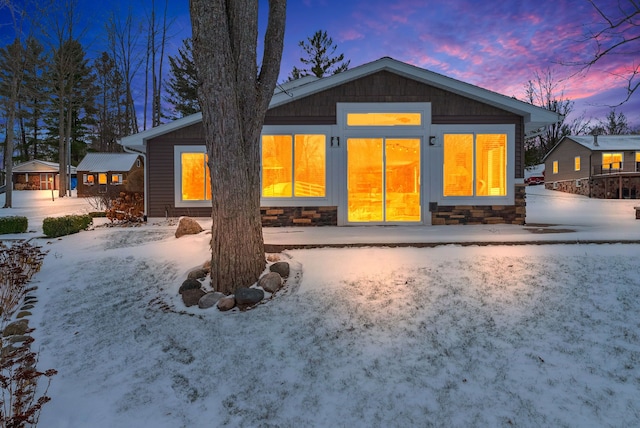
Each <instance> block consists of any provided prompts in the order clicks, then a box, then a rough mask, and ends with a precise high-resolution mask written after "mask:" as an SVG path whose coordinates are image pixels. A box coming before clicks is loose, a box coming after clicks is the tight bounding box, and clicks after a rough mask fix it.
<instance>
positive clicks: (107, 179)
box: [98, 172, 109, 186]
mask: <svg viewBox="0 0 640 428" xmlns="http://www.w3.org/2000/svg"><path fill="white" fill-rule="evenodd" d="M103 177H104V182H102V178H103ZM98 184H99V185H101V186H105V185H107V184H109V175H108V174H107V173H106V172H99V173H98Z"/></svg>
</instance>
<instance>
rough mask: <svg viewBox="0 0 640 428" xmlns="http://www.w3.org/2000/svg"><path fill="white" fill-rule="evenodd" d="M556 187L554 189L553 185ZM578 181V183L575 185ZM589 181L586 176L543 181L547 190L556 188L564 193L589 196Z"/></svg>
mask: <svg viewBox="0 0 640 428" xmlns="http://www.w3.org/2000/svg"><path fill="white" fill-rule="evenodd" d="M554 183H555V186H556V188H555V189H554V188H553V186H554ZM577 183H580V185H577ZM590 186H591V185H590V183H589V179H588V178H580V179H577V180H562V181H552V182H545V183H544V188H545V189H549V190H558V191H560V192H565V193H573V194H575V195H582V196H587V197H588V196H589V193H590Z"/></svg>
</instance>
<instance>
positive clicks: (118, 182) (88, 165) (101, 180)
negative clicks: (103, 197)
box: [76, 153, 144, 197]
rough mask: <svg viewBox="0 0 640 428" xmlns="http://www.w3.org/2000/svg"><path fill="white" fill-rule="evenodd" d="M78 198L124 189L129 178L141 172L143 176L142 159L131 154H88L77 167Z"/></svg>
mask: <svg viewBox="0 0 640 428" xmlns="http://www.w3.org/2000/svg"><path fill="white" fill-rule="evenodd" d="M76 170H77V172H78V196H79V197H83V196H93V195H95V194H99V193H108V192H109V193H111V192H113V191H120V190H122V189H123V187H122V185H123V184H124V183H125V181H126V180H127V178H128V176H129V175H130V174H132V173H133V172H135V171H137V170H139V171H141V172H140V173H141V174H143V171H144V165H143V163H142V157H141V156H138V155H135V154H130V153H87V155H86V156H85V157H84V159H82V161H80V163H79V164H78V166H77V167H76Z"/></svg>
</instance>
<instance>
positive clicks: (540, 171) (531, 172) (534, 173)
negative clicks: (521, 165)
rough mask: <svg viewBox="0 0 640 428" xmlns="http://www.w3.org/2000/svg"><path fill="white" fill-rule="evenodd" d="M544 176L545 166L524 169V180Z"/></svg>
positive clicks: (532, 166)
mask: <svg viewBox="0 0 640 428" xmlns="http://www.w3.org/2000/svg"><path fill="white" fill-rule="evenodd" d="M542 176H544V164H543V163H541V164H539V165H531V166H528V167H526V168H525V169H524V178H529V177H542Z"/></svg>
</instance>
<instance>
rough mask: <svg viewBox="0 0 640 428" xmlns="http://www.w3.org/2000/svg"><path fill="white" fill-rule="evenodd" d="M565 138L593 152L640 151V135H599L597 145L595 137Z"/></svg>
mask: <svg viewBox="0 0 640 428" xmlns="http://www.w3.org/2000/svg"><path fill="white" fill-rule="evenodd" d="M564 138H567V139H569V140H573V141H575V142H576V143H578V144H580V145H581V146H584V147H586V148H588V149H589V150H592V151H610V150H620V151H623V150H640V135H598V142H597V145H596V139H595V137H594V136H593V135H568V136H566V137H564ZM561 142H562V141H561Z"/></svg>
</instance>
